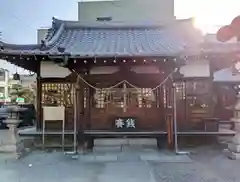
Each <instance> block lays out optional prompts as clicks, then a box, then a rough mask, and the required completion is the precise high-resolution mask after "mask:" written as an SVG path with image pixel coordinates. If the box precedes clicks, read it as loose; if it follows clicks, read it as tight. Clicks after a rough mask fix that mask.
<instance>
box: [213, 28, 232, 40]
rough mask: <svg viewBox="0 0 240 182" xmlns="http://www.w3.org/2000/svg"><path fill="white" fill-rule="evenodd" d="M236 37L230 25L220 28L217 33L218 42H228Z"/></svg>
mask: <svg viewBox="0 0 240 182" xmlns="http://www.w3.org/2000/svg"><path fill="white" fill-rule="evenodd" d="M234 36H235V34H234V32H233V29H232V27H231V26H230V25H227V26H224V27H222V28H220V29H219V30H218V32H217V40H218V41H220V42H226V41H228V40H230V39H231V38H233V37H234Z"/></svg>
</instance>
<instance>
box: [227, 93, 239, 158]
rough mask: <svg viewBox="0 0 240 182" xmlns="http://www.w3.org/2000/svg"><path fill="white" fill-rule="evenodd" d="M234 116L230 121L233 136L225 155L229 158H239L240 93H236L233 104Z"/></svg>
mask: <svg viewBox="0 0 240 182" xmlns="http://www.w3.org/2000/svg"><path fill="white" fill-rule="evenodd" d="M233 109H234V117H233V118H231V121H233V122H234V126H235V127H234V130H235V131H236V134H235V136H234V137H233V138H232V142H231V143H229V144H228V149H227V156H228V158H229V159H233V160H236V159H240V94H238V95H237V100H236V104H235V106H234V108H233Z"/></svg>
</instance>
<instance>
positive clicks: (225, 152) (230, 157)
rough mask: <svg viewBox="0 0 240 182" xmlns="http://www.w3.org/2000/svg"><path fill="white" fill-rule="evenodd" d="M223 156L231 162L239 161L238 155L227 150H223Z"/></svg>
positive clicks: (239, 156)
mask: <svg viewBox="0 0 240 182" xmlns="http://www.w3.org/2000/svg"><path fill="white" fill-rule="evenodd" d="M223 152H224V154H225V155H226V156H227V157H228V158H229V159H231V160H239V159H240V153H236V152H232V151H230V150H229V149H224V151H223Z"/></svg>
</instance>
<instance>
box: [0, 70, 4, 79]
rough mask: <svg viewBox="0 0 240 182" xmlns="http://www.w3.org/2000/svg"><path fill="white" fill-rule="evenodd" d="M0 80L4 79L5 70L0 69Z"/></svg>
mask: <svg viewBox="0 0 240 182" xmlns="http://www.w3.org/2000/svg"><path fill="white" fill-rule="evenodd" d="M0 81H5V71H4V70H0Z"/></svg>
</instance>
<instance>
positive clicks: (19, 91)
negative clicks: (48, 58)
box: [10, 84, 36, 104]
mask: <svg viewBox="0 0 240 182" xmlns="http://www.w3.org/2000/svg"><path fill="white" fill-rule="evenodd" d="M19 97H21V98H24V100H25V103H29V104H34V103H35V98H36V88H35V86H33V87H32V88H27V87H26V88H25V87H22V85H20V84H13V85H12V86H11V88H10V98H11V101H12V102H16V99H17V98H19Z"/></svg>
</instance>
